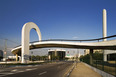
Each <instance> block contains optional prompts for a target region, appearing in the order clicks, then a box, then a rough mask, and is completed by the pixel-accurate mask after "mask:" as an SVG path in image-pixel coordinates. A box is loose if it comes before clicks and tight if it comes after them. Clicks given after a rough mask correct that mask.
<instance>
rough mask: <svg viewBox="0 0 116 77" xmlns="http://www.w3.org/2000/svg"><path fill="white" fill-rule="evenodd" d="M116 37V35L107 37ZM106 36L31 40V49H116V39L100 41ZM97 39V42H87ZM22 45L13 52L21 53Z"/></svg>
mask: <svg viewBox="0 0 116 77" xmlns="http://www.w3.org/2000/svg"><path fill="white" fill-rule="evenodd" d="M111 37H116V35H113V36H109V37H106V38H111ZM106 38H98V39H90V40H64V39H51V40H41V41H35V42H31V43H30V44H29V49H30V50H31V49H37V48H47V47H60V48H76V49H77V48H80V49H108V50H109V49H110V50H116V40H108V41H100V40H102V39H106ZM86 41H97V42H86ZM21 48H22V46H17V47H15V48H14V49H12V53H13V54H19V53H21Z"/></svg>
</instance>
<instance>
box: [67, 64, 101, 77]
mask: <svg viewBox="0 0 116 77" xmlns="http://www.w3.org/2000/svg"><path fill="white" fill-rule="evenodd" d="M69 77H102V76H101V75H99V74H98V73H96V72H95V71H93V70H92V69H91V68H89V67H88V66H86V65H85V64H84V63H81V62H80V63H77V65H76V67H75V68H74V69H73V71H72V72H71V74H70V76H69Z"/></svg>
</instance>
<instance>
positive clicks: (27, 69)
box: [26, 68, 37, 71]
mask: <svg viewBox="0 0 116 77" xmlns="http://www.w3.org/2000/svg"><path fill="white" fill-rule="evenodd" d="M35 69H37V68H32V69H26V70H27V71H30V70H35Z"/></svg>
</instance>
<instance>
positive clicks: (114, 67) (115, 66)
mask: <svg viewBox="0 0 116 77" xmlns="http://www.w3.org/2000/svg"><path fill="white" fill-rule="evenodd" d="M86 63H87V64H89V62H86ZM89 65H90V64H89ZM91 66H93V67H95V68H98V69H100V70H102V71H104V72H107V73H109V74H111V75H114V76H115V77H116V61H107V62H104V61H102V60H93V62H92V65H91Z"/></svg>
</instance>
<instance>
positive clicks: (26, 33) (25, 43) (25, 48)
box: [21, 22, 41, 63]
mask: <svg viewBox="0 0 116 77" xmlns="http://www.w3.org/2000/svg"><path fill="white" fill-rule="evenodd" d="M31 29H35V31H36V32H37V34H38V37H39V41H41V32H40V29H39V28H38V26H37V25H36V24H35V23H33V22H28V23H26V24H24V26H23V28H22V40H21V41H22V53H21V54H22V55H21V57H22V59H21V62H22V63H25V62H26V61H28V60H29V37H30V30H31Z"/></svg>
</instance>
